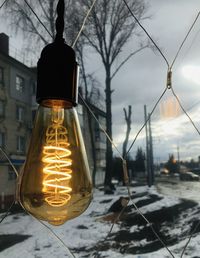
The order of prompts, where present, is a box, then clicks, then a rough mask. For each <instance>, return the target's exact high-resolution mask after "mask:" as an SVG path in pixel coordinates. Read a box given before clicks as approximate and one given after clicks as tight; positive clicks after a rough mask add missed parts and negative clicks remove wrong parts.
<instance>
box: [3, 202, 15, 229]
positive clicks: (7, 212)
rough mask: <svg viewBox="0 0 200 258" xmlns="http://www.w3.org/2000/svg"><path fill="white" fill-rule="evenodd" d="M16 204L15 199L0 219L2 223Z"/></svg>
mask: <svg viewBox="0 0 200 258" xmlns="http://www.w3.org/2000/svg"><path fill="white" fill-rule="evenodd" d="M14 204H15V200H14V201H13V202H12V204H11V205H10V207H9V208H8V210H7V211H6V213H5V214H4V215H3V216H2V218H1V219H0V224H1V223H2V222H3V221H4V219H5V218H6V217H7V216H8V214H9V212H10V210H11V209H12V207H13V205H14Z"/></svg>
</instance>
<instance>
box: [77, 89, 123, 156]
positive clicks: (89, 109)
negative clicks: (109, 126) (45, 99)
mask: <svg viewBox="0 0 200 258" xmlns="http://www.w3.org/2000/svg"><path fill="white" fill-rule="evenodd" d="M78 95H79V97H80V98H81V100H82V101H83V104H84V106H85V107H86V108H87V109H88V111H89V112H90V113H91V115H92V116H93V118H94V119H95V121H96V122H97V123H98V125H99V127H100V128H101V130H102V131H103V132H104V134H105V136H106V137H107V139H108V140H109V141H110V143H111V144H112V145H113V147H114V148H115V149H116V151H117V152H118V154H119V156H120V158H121V159H122V160H123V157H122V154H121V152H120V151H119V149H118V148H117V146H116V145H115V143H114V142H113V140H112V139H111V138H110V136H109V135H108V134H107V132H106V130H105V129H104V128H103V126H102V125H101V124H100V122H99V120H98V119H97V117H96V116H95V114H94V112H93V111H92V110H91V108H90V107H89V106H88V104H87V103H86V101H85V100H84V99H83V97H82V96H81V94H80V93H79V94H78Z"/></svg>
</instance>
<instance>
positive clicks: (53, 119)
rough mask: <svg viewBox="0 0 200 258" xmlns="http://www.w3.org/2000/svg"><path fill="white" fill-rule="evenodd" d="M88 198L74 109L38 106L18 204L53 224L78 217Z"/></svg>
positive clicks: (52, 104)
mask: <svg viewBox="0 0 200 258" xmlns="http://www.w3.org/2000/svg"><path fill="white" fill-rule="evenodd" d="M91 198H92V184H91V179H90V174H89V168H88V163H87V157H86V152H85V148H84V144H83V139H82V135H81V130H80V126H79V122H78V118H77V114H76V110H75V109H74V108H69V107H68V106H67V102H64V101H57V100H56V101H48V103H47V101H44V102H43V103H42V105H40V106H39V108H38V112H37V115H36V120H35V126H34V128H33V133H32V138H31V142H30V148H29V151H28V155H27V159H26V162H25V165H24V171H23V175H22V181H21V184H20V202H21V204H22V206H23V207H24V208H25V209H26V210H27V211H28V212H29V213H31V214H32V215H33V216H34V217H36V218H38V219H41V220H46V221H48V222H49V223H50V224H53V225H61V224H63V223H64V222H65V221H67V220H69V219H72V218H74V217H77V216H79V215H80V214H81V213H82V212H83V211H85V209H86V208H87V207H88V205H89V203H90V201H91Z"/></svg>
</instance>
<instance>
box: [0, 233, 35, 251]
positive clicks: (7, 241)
mask: <svg viewBox="0 0 200 258" xmlns="http://www.w3.org/2000/svg"><path fill="white" fill-rule="evenodd" d="M29 237H31V236H30V235H18V234H12V235H11V234H10V235H0V252H1V251H3V250H4V249H6V248H8V247H10V246H12V245H15V244H18V243H20V242H23V241H24V240H26V239H27V238H29Z"/></svg>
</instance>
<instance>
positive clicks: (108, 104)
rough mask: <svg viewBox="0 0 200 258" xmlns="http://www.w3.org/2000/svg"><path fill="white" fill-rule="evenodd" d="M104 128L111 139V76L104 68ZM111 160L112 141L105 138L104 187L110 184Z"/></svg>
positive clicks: (108, 70)
mask: <svg viewBox="0 0 200 258" xmlns="http://www.w3.org/2000/svg"><path fill="white" fill-rule="evenodd" d="M105 93H106V130H107V134H108V135H109V137H110V139H112V111H111V103H112V101H111V95H112V91H111V76H110V69H107V70H106V89H105ZM112 161H113V152H112V143H111V142H110V141H109V139H108V138H107V140H106V173H105V180H104V185H105V187H106V188H108V187H110V186H111V180H112Z"/></svg>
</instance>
